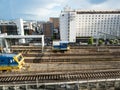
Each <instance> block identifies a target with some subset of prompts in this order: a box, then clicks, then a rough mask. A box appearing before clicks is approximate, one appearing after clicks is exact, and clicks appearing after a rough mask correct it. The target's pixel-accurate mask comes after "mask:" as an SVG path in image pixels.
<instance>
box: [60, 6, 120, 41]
mask: <svg viewBox="0 0 120 90" xmlns="http://www.w3.org/2000/svg"><path fill="white" fill-rule="evenodd" d="M91 36H92V37H94V38H103V39H113V38H116V37H117V38H119V37H120V10H102V11H101V10H72V9H70V8H65V9H64V11H61V14H60V39H61V40H62V41H69V42H76V37H91Z"/></svg>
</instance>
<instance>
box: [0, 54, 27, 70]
mask: <svg viewBox="0 0 120 90" xmlns="http://www.w3.org/2000/svg"><path fill="white" fill-rule="evenodd" d="M24 65H25V62H24V57H23V56H22V54H21V53H19V54H10V53H5V54H1V55H0V71H13V70H19V69H21V68H22V67H23V66H24Z"/></svg>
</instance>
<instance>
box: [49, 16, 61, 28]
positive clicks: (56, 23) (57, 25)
mask: <svg viewBox="0 0 120 90" xmlns="http://www.w3.org/2000/svg"><path fill="white" fill-rule="evenodd" d="M49 21H50V22H51V23H53V26H54V28H55V29H58V28H59V18H57V17H56V18H55V17H51V18H50V19H49Z"/></svg>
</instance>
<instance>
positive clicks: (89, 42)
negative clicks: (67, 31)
mask: <svg viewBox="0 0 120 90" xmlns="http://www.w3.org/2000/svg"><path fill="white" fill-rule="evenodd" d="M93 42H94V40H93V37H90V38H89V39H88V44H89V45H93Z"/></svg>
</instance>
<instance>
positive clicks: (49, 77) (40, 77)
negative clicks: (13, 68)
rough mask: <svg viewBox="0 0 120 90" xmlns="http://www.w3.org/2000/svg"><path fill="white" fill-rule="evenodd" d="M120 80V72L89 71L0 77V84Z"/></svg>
mask: <svg viewBox="0 0 120 90" xmlns="http://www.w3.org/2000/svg"><path fill="white" fill-rule="evenodd" d="M108 78H109V79H111V78H113V79H114V78H120V71H118V70H116V71H99V72H98V71H94V72H93V71H91V72H90V71H89V72H79V71H77V72H56V73H35V72H34V74H33V73H29V74H23V75H22V74H16V75H15V74H14V75H4V76H3V75H2V76H0V83H4V84H5V83H12V82H14V83H15V82H16V83H21V82H24V81H28V82H29V81H32V82H33V81H35V82H36V80H37V81H38V82H46V83H47V82H48V81H49V82H61V81H76V80H94V79H108Z"/></svg>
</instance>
